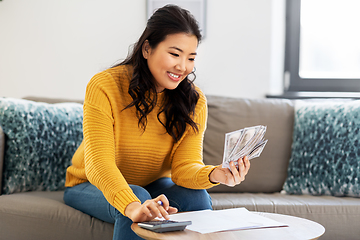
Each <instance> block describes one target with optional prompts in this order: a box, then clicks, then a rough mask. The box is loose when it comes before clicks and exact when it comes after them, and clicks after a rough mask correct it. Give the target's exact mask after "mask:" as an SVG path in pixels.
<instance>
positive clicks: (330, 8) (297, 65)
mask: <svg viewBox="0 0 360 240" xmlns="http://www.w3.org/2000/svg"><path fill="white" fill-rule="evenodd" d="M359 9H360V1H359V0H287V6H286V47H285V91H287V92H291V91H295V92H298V91H317V92H360V31H359V29H360V14H359V13H358V12H359Z"/></svg>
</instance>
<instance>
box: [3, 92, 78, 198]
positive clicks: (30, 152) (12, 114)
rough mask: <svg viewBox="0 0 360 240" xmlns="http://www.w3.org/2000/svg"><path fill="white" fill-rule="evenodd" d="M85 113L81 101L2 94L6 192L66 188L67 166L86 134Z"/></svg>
mask: <svg viewBox="0 0 360 240" xmlns="http://www.w3.org/2000/svg"><path fill="white" fill-rule="evenodd" d="M82 115H83V113H82V105H81V104H79V103H58V104H47V103H37V102H33V101H28V100H21V99H12V98H0V125H1V126H2V129H3V131H4V134H5V153H4V169H3V193H4V194H10V193H15V192H24V191H31V190H49V191H52V190H59V189H62V188H64V183H65V173H66V168H67V167H68V166H69V165H70V163H71V158H72V155H73V154H74V152H75V151H76V149H77V147H78V146H79V145H80V143H81V141H82V138H83V135H82Z"/></svg>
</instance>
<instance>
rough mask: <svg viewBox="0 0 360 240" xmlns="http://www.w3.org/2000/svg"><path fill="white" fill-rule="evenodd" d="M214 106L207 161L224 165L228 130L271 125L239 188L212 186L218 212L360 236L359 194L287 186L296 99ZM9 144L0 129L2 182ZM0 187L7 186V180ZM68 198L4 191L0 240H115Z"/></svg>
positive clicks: (107, 227) (217, 101) (212, 102)
mask: <svg viewBox="0 0 360 240" xmlns="http://www.w3.org/2000/svg"><path fill="white" fill-rule="evenodd" d="M29 100H35V101H39V100H40V101H42V100H44V99H34V98H29ZM45 101H48V102H49V99H45ZM56 101H59V100H55V102H56ZM208 105H209V118H208V127H207V130H206V133H205V139H204V162H205V163H206V164H214V165H217V164H220V163H221V161H222V151H223V144H224V143H223V142H224V134H225V133H226V132H230V131H233V130H237V129H240V128H244V127H249V126H254V125H260V124H261V125H266V126H267V133H266V135H265V137H266V139H268V140H269V142H268V144H267V146H266V148H265V149H264V151H263V153H262V155H261V156H260V157H259V158H255V159H253V160H251V169H250V171H249V173H248V175H247V177H246V180H245V181H244V182H243V183H241V184H240V185H238V186H236V187H234V188H230V187H227V186H224V185H219V186H216V187H214V188H212V189H209V190H208V191H209V192H210V194H211V197H212V201H213V208H214V209H226V208H235V207H245V208H247V209H248V210H251V211H262V212H272V213H280V214H288V215H292V216H298V217H302V218H306V219H309V220H313V221H316V222H318V223H320V224H322V225H323V226H324V227H325V229H326V231H325V234H324V235H323V236H322V237H321V239H334V240H335V239H336V240H337V239H359V238H360V228H359V227H358V226H359V223H358V222H359V219H360V198H356V197H335V196H327V195H321V196H313V195H310V194H302V195H290V194H286V193H284V191H283V185H284V182H285V181H286V179H287V171H288V166H289V160H290V158H291V156H292V155H291V154H292V142H293V140H292V139H293V127H294V101H290V100H284V99H252V100H251V99H240V98H239V99H235V98H225V97H216V96H208ZM1 125H2V123H1V122H0V126H1ZM6 141H7V137H6V135H4V134H2V133H1V131H0V180H1V179H3V177H1V173H2V171H3V169H2V165H3V162H4V158H3V156H4V151H6V150H7V149H6V147H5V146H6V144H5V142H6ZM67 161H68V160H67ZM4 169H5V168H4ZM60 177H62V176H60ZM3 180H5V179H3ZM0 183H1V182H0ZM3 183H4V181H3ZM0 189H4V186H1V184H0ZM62 198H63V190H61V189H60V190H57V191H24V192H18V193H12V194H3V195H1V196H0V239H4V240H13V239H16V240H22V239H24V240H25V239H26V240H32V239H34V240H39V239H54V240H56V239H67V240H71V239H74V240H79V239H87V240H90V239H112V231H113V225H112V224H108V223H105V222H102V221H100V220H98V219H95V218H92V217H90V216H88V215H86V214H83V213H82V212H79V211H77V210H75V209H72V208H71V207H68V206H66V205H65V204H64V202H63V199H62Z"/></svg>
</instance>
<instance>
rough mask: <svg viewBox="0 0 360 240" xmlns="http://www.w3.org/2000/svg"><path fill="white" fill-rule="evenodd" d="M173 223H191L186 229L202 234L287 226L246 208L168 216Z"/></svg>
mask: <svg viewBox="0 0 360 240" xmlns="http://www.w3.org/2000/svg"><path fill="white" fill-rule="evenodd" d="M170 219H171V220H174V221H191V222H192V224H191V225H189V226H187V229H189V230H192V231H195V232H199V233H202V234H206V233H212V232H220V231H230V230H241V229H251V228H268V227H286V226H288V225H286V224H284V223H280V222H278V221H275V220H272V219H270V218H267V217H264V216H260V215H259V214H256V213H253V212H250V211H248V210H247V209H246V208H231V209H225V210H203V211H194V212H184V213H177V214H173V215H170Z"/></svg>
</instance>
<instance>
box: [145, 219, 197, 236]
mask: <svg viewBox="0 0 360 240" xmlns="http://www.w3.org/2000/svg"><path fill="white" fill-rule="evenodd" d="M187 225H191V221H172V220H157V221H156V220H153V221H149V222H141V223H138V226H140V227H142V228H145V229H148V230H150V231H153V232H157V233H162V232H172V231H183V230H184V229H185V228H186V226H187Z"/></svg>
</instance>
